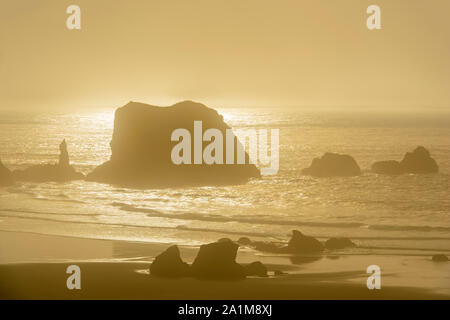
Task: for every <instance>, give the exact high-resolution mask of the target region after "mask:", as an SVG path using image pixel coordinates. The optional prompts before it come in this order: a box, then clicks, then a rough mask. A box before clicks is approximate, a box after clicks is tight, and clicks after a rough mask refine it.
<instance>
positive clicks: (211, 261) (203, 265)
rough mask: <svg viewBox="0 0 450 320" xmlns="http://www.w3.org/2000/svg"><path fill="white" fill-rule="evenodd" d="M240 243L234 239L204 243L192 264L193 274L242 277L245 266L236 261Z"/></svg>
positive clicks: (229, 277)
mask: <svg viewBox="0 0 450 320" xmlns="http://www.w3.org/2000/svg"><path fill="white" fill-rule="evenodd" d="M238 248H239V245H238V244H236V243H234V242H232V241H221V242H213V243H209V244H205V245H202V246H201V247H200V250H199V252H198V254H197V257H196V258H195V260H194V263H193V264H192V266H191V271H192V275H193V276H194V277H196V278H205V279H242V278H245V270H244V268H243V267H242V266H241V265H239V264H238V263H236V261H235V260H236V254H237V250H238Z"/></svg>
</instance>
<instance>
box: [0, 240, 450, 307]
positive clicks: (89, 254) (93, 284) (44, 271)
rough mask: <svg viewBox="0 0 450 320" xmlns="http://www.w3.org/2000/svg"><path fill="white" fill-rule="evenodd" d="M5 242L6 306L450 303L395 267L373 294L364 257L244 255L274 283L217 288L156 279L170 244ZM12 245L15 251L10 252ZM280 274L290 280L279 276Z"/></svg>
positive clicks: (0, 262)
mask: <svg viewBox="0 0 450 320" xmlns="http://www.w3.org/2000/svg"><path fill="white" fill-rule="evenodd" d="M0 240H1V241H0V248H1V250H0V283H2V286H1V289H0V299H156V300H160V299H161V300H163V299H169V300H171V299H181V300H186V299H187V300H195V299H207V300H209V299H212V300H215V299H238V300H239V299H263V300H264V299H288V300H291V299H363V300H365V299H450V290H444V292H439V290H434V289H433V287H432V286H428V287H427V286H422V285H421V283H420V282H417V283H414V284H416V285H417V286H411V285H409V284H408V282H407V281H406V282H404V281H405V279H402V278H401V276H400V275H398V274H396V271H395V269H394V268H390V269H389V268H388V267H386V269H387V271H385V273H384V275H383V277H384V278H383V281H382V283H383V284H382V288H381V290H369V289H367V287H366V279H367V276H368V275H367V274H366V273H365V268H362V267H359V265H361V266H363V265H365V264H367V263H368V262H367V257H364V256H345V255H344V256H339V255H335V256H329V255H328V256H320V257H319V256H318V257H296V258H294V257H288V256H263V255H260V254H259V253H257V252H253V251H249V250H246V249H245V248H244V249H242V250H241V249H240V250H239V252H238V256H237V259H236V260H237V262H238V263H242V264H246V263H250V262H252V261H262V262H263V263H264V264H265V265H266V267H267V268H268V270H269V275H270V276H269V277H268V278H256V277H248V278H247V279H244V280H239V281H209V280H198V279H195V278H178V279H177V278H175V279H174V278H158V277H154V276H151V275H149V266H150V264H151V261H152V259H153V258H154V257H155V256H156V255H158V254H159V253H161V252H162V251H164V250H165V249H166V248H167V247H168V246H169V245H170V244H162V243H137V242H129V241H119V240H98V239H86V238H76V237H68V236H53V235H41V234H36V233H23V232H12V231H6V232H4V231H0ZM19 241H20V243H21V245H20V246H17V244H18V243H19ZM12 243H14V246H11V247H14V248H11V250H6V249H5V248H6V247H8V244H12ZM55 243H58V246H57V247H58V248H59V249H58V248H55V247H56V246H55ZM180 251H181V256H182V258H183V260H184V261H186V262H189V263H191V262H192V261H193V259H194V258H195V256H196V254H197V251H198V248H197V247H192V246H182V245H181V246H180ZM8 255H9V256H8ZM33 255H34V256H33ZM27 256H28V259H25V258H24V257H27ZM376 258H377V259H378V260H377V261H379V262H382V263H383V265H386V266H388V263H390V264H393V263H399V264H404V263H405V260H401V261H400V260H398V259H399V258H395V259H393V258H392V257H376ZM407 263H409V264H412V263H414V264H416V263H429V262H428V261H426V262H424V261H422V262H421V261H420V260H410V261H409V262H407ZM74 264H75V265H78V266H80V268H81V272H82V278H81V283H82V289H81V290H73V291H71V290H68V289H67V287H66V280H67V278H68V277H69V275H68V274H67V273H66V268H67V267H68V266H69V265H74ZM430 266H435V265H433V264H430ZM436 267H437V268H445V266H444V265H439V264H438V265H436ZM274 270H279V271H283V272H286V273H287V274H285V275H281V276H273V272H274ZM444 272H445V270H444ZM447 273H448V272H447ZM406 280H410V278H406ZM441 281H445V279H442V280H441ZM402 283H406V284H408V285H406V286H404V285H402ZM444 289H445V288H444Z"/></svg>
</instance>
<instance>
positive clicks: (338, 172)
mask: <svg viewBox="0 0 450 320" xmlns="http://www.w3.org/2000/svg"><path fill="white" fill-rule="evenodd" d="M302 173H303V174H306V175H310V176H314V177H339V176H341V177H351V176H357V175H360V174H361V169H360V168H359V166H358V164H357V163H356V161H355V159H353V158H352V157H351V156H349V155H345V154H337V153H329V152H327V153H325V154H324V155H323V156H322V157H321V158H315V159H314V160H313V161H312V163H311V166H310V167H309V168H306V169H303V170H302Z"/></svg>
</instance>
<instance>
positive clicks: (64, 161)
mask: <svg viewBox="0 0 450 320" xmlns="http://www.w3.org/2000/svg"><path fill="white" fill-rule="evenodd" d="M59 150H60V155H59V162H58V164H43V165H35V166H32V167H29V168H27V169H25V170H15V171H14V172H13V177H14V179H15V180H17V181H34V182H47V181H56V182H65V181H71V180H82V179H84V175H83V174H82V173H79V172H77V171H75V169H74V168H73V167H72V166H70V163H69V154H68V152H67V144H66V140H63V142H62V143H61V144H60V146H59Z"/></svg>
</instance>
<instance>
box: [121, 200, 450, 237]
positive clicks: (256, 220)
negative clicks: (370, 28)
mask: <svg viewBox="0 0 450 320" xmlns="http://www.w3.org/2000/svg"><path fill="white" fill-rule="evenodd" d="M113 205H114V206H117V207H119V208H120V209H121V210H124V211H128V212H141V213H146V214H147V216H149V217H162V218H169V219H180V220H198V221H208V222H239V223H250V224H263V225H265V224H270V225H279V226H294V227H295V226H297V227H302V226H303V227H305V226H306V227H333V228H362V227H365V228H368V229H371V230H385V231H391V230H392V231H445V232H448V231H450V227H440V226H400V225H368V224H365V223H361V222H316V221H298V220H276V221H274V220H273V217H271V219H263V218H261V216H256V217H248V216H246V217H244V216H231V217H226V216H222V215H204V214H198V213H179V214H177V213H163V212H160V211H157V210H154V209H148V208H138V207H134V206H132V205H128V204H124V203H113ZM268 217H269V216H268Z"/></svg>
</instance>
